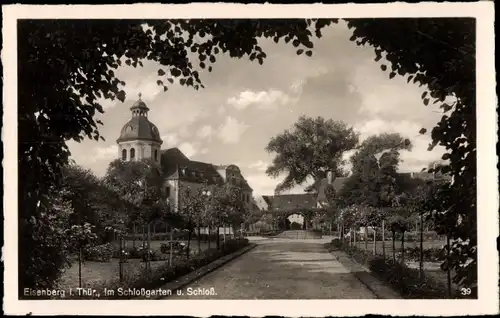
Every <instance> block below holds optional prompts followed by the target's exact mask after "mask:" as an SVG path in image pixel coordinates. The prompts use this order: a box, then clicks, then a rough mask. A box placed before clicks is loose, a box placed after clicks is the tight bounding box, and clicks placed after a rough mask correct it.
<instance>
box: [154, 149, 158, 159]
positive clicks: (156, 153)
mask: <svg viewBox="0 0 500 318" xmlns="http://www.w3.org/2000/svg"><path fill="white" fill-rule="evenodd" d="M155 161H158V149H155Z"/></svg>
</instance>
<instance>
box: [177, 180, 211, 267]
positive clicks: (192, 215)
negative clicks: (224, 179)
mask: <svg viewBox="0 0 500 318" xmlns="http://www.w3.org/2000/svg"><path fill="white" fill-rule="evenodd" d="M207 190H208V188H207V187H206V185H202V186H200V187H195V188H192V187H191V186H190V185H184V184H182V183H181V185H180V187H179V203H178V207H177V208H178V213H179V214H180V215H182V216H183V218H184V228H185V229H187V230H188V245H187V251H186V253H187V254H186V256H187V257H188V258H189V256H190V253H191V251H190V249H191V237H192V233H193V230H194V229H195V227H198V228H199V224H200V222H201V217H202V215H203V213H204V211H205V210H206V207H207V198H206V195H205V193H204V192H206V191H207ZM198 238H199V233H198Z"/></svg>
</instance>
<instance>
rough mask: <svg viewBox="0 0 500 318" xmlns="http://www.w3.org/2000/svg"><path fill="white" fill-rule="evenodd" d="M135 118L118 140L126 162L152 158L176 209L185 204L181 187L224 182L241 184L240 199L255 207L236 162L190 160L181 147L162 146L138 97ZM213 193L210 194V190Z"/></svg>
mask: <svg viewBox="0 0 500 318" xmlns="http://www.w3.org/2000/svg"><path fill="white" fill-rule="evenodd" d="M130 111H131V112H132V118H131V119H130V120H129V121H128V122H127V123H126V124H125V125H124V126H123V128H122V129H121V132H120V137H119V138H118V139H117V140H116V142H117V144H118V149H119V154H118V156H119V158H120V159H121V160H123V161H134V160H142V159H149V160H151V161H152V162H154V163H155V164H156V165H157V166H158V168H159V169H161V170H162V171H163V174H164V175H165V176H166V178H165V180H166V181H165V190H166V193H167V195H168V197H169V199H170V202H171V203H172V206H174V208H176V209H178V208H179V206H181V205H182V196H181V195H180V189H182V188H190V189H192V190H194V191H196V190H197V189H199V188H201V187H202V186H208V188H213V187H219V186H222V185H224V184H225V183H231V184H232V185H234V186H236V187H239V188H240V190H241V200H242V201H243V202H245V203H246V204H247V205H248V208H249V209H251V208H253V204H254V203H253V200H252V192H253V190H252V188H251V187H250V185H249V184H248V182H247V181H246V179H245V178H244V177H243V175H242V173H241V171H240V169H239V168H238V167H237V166H236V165H231V164H230V165H214V164H211V163H206V162H200V161H195V160H191V159H189V158H188V157H187V156H186V155H184V154H183V153H182V152H181V151H180V150H179V149H178V148H170V149H161V145H162V144H163V141H162V139H161V137H160V133H159V131H158V128H157V126H156V125H155V124H153V123H152V122H151V121H149V119H148V111H149V108H148V107H147V106H146V104H145V103H144V102H143V101H142V99H141V95H140V94H139V99H138V100H137V101H136V102H135V103H134V104H133V105H132V107H130ZM208 195H210V193H208Z"/></svg>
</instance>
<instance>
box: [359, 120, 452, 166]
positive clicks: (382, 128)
mask: <svg viewBox="0 0 500 318" xmlns="http://www.w3.org/2000/svg"><path fill="white" fill-rule="evenodd" d="M420 128H422V126H421V125H420V124H419V123H417V122H414V121H409V120H403V121H398V120H393V121H388V120H382V119H380V118H376V119H372V120H368V121H365V122H362V123H360V124H358V125H355V127H354V129H355V130H357V131H358V132H359V133H360V141H362V140H365V139H366V138H368V137H369V136H372V135H378V134H381V133H400V134H401V135H402V136H403V137H406V138H409V139H410V140H411V142H412V144H413V147H412V150H411V151H406V150H403V151H401V160H402V162H401V163H400V164H399V170H400V171H406V172H408V171H411V172H418V171H420V170H422V168H425V167H427V165H428V164H429V163H430V162H432V161H434V160H438V159H440V158H441V156H442V154H443V153H444V148H442V147H439V146H438V147H436V148H434V149H433V150H432V151H428V150H427V149H428V146H429V143H430V142H431V138H430V136H429V135H420V134H419V133H418V131H419V130H420ZM350 155H352V153H350Z"/></svg>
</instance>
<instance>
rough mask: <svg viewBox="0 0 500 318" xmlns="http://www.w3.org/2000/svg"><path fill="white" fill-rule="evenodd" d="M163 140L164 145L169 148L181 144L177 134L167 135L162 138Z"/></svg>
mask: <svg viewBox="0 0 500 318" xmlns="http://www.w3.org/2000/svg"><path fill="white" fill-rule="evenodd" d="M161 140H163V145H165V146H167V147H175V146H177V144H178V143H179V136H178V135H177V133H167V134H165V135H162V136H161Z"/></svg>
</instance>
